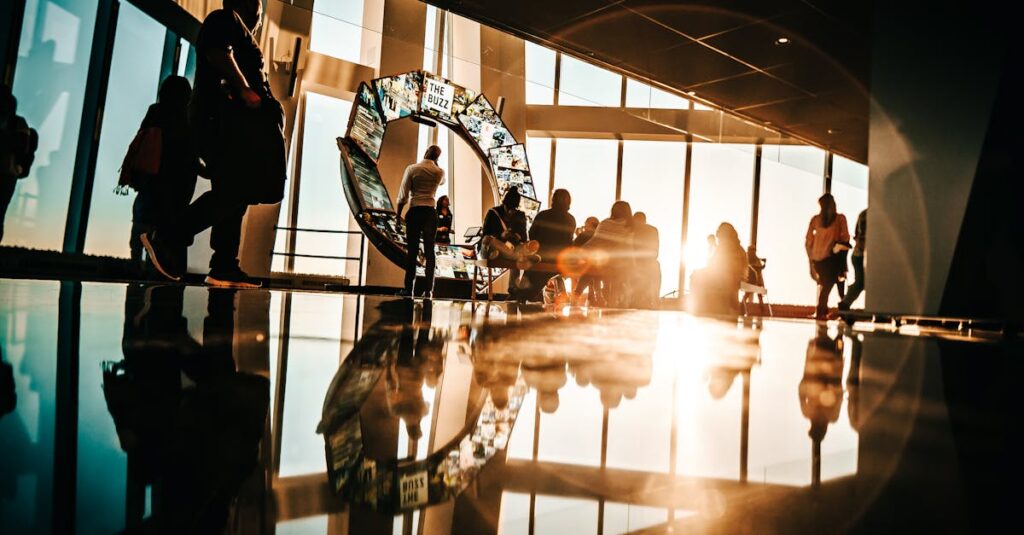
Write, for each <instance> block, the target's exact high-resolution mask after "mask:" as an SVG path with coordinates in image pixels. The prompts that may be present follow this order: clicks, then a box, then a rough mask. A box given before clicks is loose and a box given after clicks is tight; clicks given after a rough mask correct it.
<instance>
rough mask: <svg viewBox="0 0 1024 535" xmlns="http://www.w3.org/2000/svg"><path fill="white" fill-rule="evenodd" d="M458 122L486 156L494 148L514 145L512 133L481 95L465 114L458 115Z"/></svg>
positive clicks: (514, 140)
mask: <svg viewBox="0 0 1024 535" xmlns="http://www.w3.org/2000/svg"><path fill="white" fill-rule="evenodd" d="M459 122H460V123H462V126H463V127H464V128H465V129H466V131H467V132H469V135H470V136H471V137H472V138H473V140H474V141H476V144H477V146H479V147H480V150H482V151H483V152H484V154H488V153H489V152H488V151H490V150H491V149H492V148H494V147H504V146H506V145H515V144H516V139H515V138H514V137H513V136H512V132H509V131H508V129H507V128H505V125H504V124H503V123H502V122H501V118H500V117H498V114H497V113H495V112H494V108H492V107H491V103H490V102H487V99H486V98H484V97H483V95H480V96H479V97H477V99H476V100H474V101H473V103H472V104H470V105H469V107H468V108H466V113H464V114H462V115H459Z"/></svg>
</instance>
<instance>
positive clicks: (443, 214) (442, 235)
mask: <svg viewBox="0 0 1024 535" xmlns="http://www.w3.org/2000/svg"><path fill="white" fill-rule="evenodd" d="M435 209H436V210H437V237H436V238H435V239H434V241H435V242H437V243H439V244H441V245H451V243H452V234H453V233H454V232H455V231H454V230H453V227H452V219H453V218H454V215H453V214H452V202H451V200H450V199H449V198H448V196H447V195H442V196H440V197H438V198H437V205H436V206H435Z"/></svg>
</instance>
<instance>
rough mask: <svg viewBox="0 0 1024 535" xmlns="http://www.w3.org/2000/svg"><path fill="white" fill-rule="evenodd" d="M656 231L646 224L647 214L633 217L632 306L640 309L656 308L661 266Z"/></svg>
mask: <svg viewBox="0 0 1024 535" xmlns="http://www.w3.org/2000/svg"><path fill="white" fill-rule="evenodd" d="M660 247H661V246H660V240H659V238H658V229H657V228H655V227H654V226H652V225H649V224H647V214H645V213H643V212H637V213H636V214H634V215H633V250H634V254H635V255H636V272H635V275H634V277H633V280H634V281H635V283H636V290H635V291H634V292H633V295H634V300H635V301H634V304H635V305H636V306H637V307H640V308H657V307H658V292H659V291H660V290H661V264H660V263H659V262H658V250H659V249H660Z"/></svg>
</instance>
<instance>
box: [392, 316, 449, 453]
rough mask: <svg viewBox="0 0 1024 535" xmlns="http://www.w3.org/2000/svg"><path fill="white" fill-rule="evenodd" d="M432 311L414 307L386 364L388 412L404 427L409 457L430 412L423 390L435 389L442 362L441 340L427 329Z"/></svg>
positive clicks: (421, 435) (442, 341) (443, 343)
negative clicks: (395, 348)
mask: <svg viewBox="0 0 1024 535" xmlns="http://www.w3.org/2000/svg"><path fill="white" fill-rule="evenodd" d="M405 303H408V301H405ZM432 307H433V304H432V303H431V301H429V300H428V301H424V302H423V305H422V308H419V305H416V309H414V311H413V314H414V316H413V318H412V321H411V322H409V323H406V324H404V325H403V326H402V331H401V335H400V336H399V342H398V354H397V357H396V358H394V359H390V362H389V363H388V371H387V403H388V408H389V410H390V411H391V414H392V415H394V416H396V417H398V418H400V419H401V420H402V422H404V423H405V429H406V432H407V433H408V435H409V441H410V451H409V453H410V454H412V453H413V452H415V449H414V445H415V441H418V440H419V439H421V438H422V437H423V428H422V424H421V422H422V420H423V418H424V417H425V416H426V415H427V414H428V413H429V412H430V404H429V403H428V402H427V400H425V399H423V387H424V385H426V386H430V387H435V386H437V383H438V380H439V379H440V376H441V370H442V366H443V361H444V347H445V338H444V337H443V336H441V333H435V332H434V331H433V330H432V329H431V328H430V318H431V315H432V314H431V311H432ZM417 312H419V313H420V317H418V318H417V317H416V313H417ZM401 453H402V452H399V454H401Z"/></svg>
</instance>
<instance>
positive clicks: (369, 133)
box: [349, 84, 384, 160]
mask: <svg viewBox="0 0 1024 535" xmlns="http://www.w3.org/2000/svg"><path fill="white" fill-rule="evenodd" d="M349 137H351V138H352V140H353V141H355V142H356V143H358V144H359V146H360V147H361V148H362V149H363V150H364V151H366V153H367V154H369V155H370V158H373V159H374V160H376V159H377V158H378V157H379V156H380V147H381V144H382V143H383V142H384V121H382V120H381V118H380V114H379V113H378V112H377V97H376V96H375V95H374V94H373V92H372V91H370V88H368V87H366V84H359V98H358V100H357V101H356V110H355V114H354V115H353V117H352V127H351V128H349Z"/></svg>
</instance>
